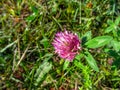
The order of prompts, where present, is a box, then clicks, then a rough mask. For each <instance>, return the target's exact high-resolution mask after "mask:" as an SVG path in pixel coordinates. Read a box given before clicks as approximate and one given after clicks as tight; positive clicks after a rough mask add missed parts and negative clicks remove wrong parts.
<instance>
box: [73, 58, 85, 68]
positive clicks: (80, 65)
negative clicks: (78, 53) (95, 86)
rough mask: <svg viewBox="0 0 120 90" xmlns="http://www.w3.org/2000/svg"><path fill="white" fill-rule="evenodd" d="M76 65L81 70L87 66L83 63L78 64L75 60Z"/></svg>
mask: <svg viewBox="0 0 120 90" xmlns="http://www.w3.org/2000/svg"><path fill="white" fill-rule="evenodd" d="M74 65H75V66H76V67H78V68H80V69H84V68H85V66H84V65H83V64H82V63H81V62H78V61H77V60H74Z"/></svg>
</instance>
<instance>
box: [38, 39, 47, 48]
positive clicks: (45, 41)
mask: <svg viewBox="0 0 120 90" xmlns="http://www.w3.org/2000/svg"><path fill="white" fill-rule="evenodd" d="M40 43H41V44H43V46H44V48H47V47H48V46H49V40H48V39H47V38H44V39H42V40H41V41H40Z"/></svg>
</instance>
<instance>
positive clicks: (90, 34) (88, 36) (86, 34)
mask: <svg viewBox="0 0 120 90" xmlns="http://www.w3.org/2000/svg"><path fill="white" fill-rule="evenodd" d="M91 37H92V33H91V31H88V32H86V33H85V34H84V35H83V36H82V38H86V40H90V39H91Z"/></svg>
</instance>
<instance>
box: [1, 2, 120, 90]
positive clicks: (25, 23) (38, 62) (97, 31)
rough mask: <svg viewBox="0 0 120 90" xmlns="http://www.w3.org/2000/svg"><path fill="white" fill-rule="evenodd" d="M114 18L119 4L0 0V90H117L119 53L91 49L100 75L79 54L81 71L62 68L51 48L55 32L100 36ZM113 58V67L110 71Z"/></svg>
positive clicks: (79, 68)
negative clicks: (114, 63)
mask: <svg viewBox="0 0 120 90" xmlns="http://www.w3.org/2000/svg"><path fill="white" fill-rule="evenodd" d="M118 16H120V0H97V1H96V0H0V89H1V90H119V89H120V58H119V57H120V52H118V53H115V52H113V51H111V53H105V50H104V48H99V49H94V50H91V53H92V54H93V56H94V57H95V59H96V60H97V64H98V66H99V68H100V72H95V71H93V70H92V69H91V68H90V67H89V66H88V65H87V63H86V62H84V59H82V55H81V57H80V60H81V61H82V62H83V64H84V65H85V66H83V67H84V69H82V68H81V67H80V66H79V64H78V65H74V63H70V64H69V67H68V68H65V69H64V67H65V66H64V65H65V62H64V60H63V59H61V58H59V57H58V56H57V55H55V54H54V49H53V46H52V45H51V42H52V40H53V38H54V35H55V33H56V32H58V31H63V30H64V29H67V30H70V31H73V32H76V33H77V34H78V35H79V37H80V38H82V36H84V35H89V34H88V33H90V34H91V37H96V36H101V35H106V33H105V29H106V28H107V27H108V26H109V25H110V24H109V23H110V22H109V21H108V20H111V21H113V22H114V20H115V19H116V18H117V17H118ZM119 26H120V24H119ZM119 26H118V27H119ZM108 35H111V36H113V34H112V33H108ZM118 37H119V36H118ZM117 40H118V41H119V40H120V38H118V39H117ZM116 57H118V58H117V59H119V62H117V65H118V67H117V68H115V69H111V65H112V62H113V61H114V59H115V58H116Z"/></svg>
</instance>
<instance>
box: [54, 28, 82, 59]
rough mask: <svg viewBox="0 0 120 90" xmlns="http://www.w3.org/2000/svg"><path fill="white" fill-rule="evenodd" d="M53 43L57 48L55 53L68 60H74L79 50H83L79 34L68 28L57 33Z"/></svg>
mask: <svg viewBox="0 0 120 90" xmlns="http://www.w3.org/2000/svg"><path fill="white" fill-rule="evenodd" d="M52 44H53V46H54V48H55V53H57V54H58V55H59V56H60V57H61V58H64V59H66V60H68V61H72V60H73V59H74V58H75V56H76V54H77V53H78V50H81V47H80V40H79V38H78V36H77V34H76V33H75V34H74V33H72V32H70V31H66V30H65V31H64V32H58V33H56V35H55V38H54V40H53V42H52Z"/></svg>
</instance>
